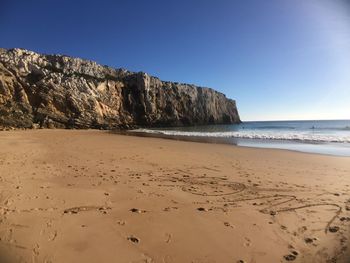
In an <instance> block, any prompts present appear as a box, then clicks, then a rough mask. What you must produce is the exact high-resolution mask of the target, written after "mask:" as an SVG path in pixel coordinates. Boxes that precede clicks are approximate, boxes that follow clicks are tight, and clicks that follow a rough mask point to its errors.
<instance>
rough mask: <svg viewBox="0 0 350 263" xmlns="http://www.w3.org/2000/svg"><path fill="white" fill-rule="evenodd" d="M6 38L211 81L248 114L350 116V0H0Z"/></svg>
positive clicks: (166, 76) (9, 42) (0, 42)
mask: <svg viewBox="0 0 350 263" xmlns="http://www.w3.org/2000/svg"><path fill="white" fill-rule="evenodd" d="M0 46H2V47H5V48H11V47H22V48H26V49H29V50H33V51H37V52H43V53H58V54H66V55H70V56H75V57H82V58H86V59H91V60H95V61H97V62H99V63H101V64H106V65H109V66H113V67H123V68H127V69H129V70H132V71H145V72H147V73H149V74H151V75H155V76H158V77H159V78H161V79H163V80H171V81H178V82H187V83H193V84H197V85H201V86H207V87H212V88H215V89H217V90H219V91H221V92H223V93H225V94H226V95H227V96H228V97H230V98H233V99H236V100H237V104H238V108H239V111H240V114H241V118H242V119H243V120H273V119H277V120H281V119H345V118H346V119H350V1H348V0H327V1H326V0H307V1H304V0H288V1H287V0H266V1H265V0H264V1H261V0H255V1H253V0H247V1H245V0H244V1H243V0H237V1H234V0H212V1H206V0H192V1H191V0H186V1H181V0H177V1H175V0H174V1H162V0H159V1H152V0H149V1H143V0H138V1H137V0H130V1H126V0H125V1H104V0H99V1H72V0H71V1H67V0H60V1H53V0H52V1H50V0H46V1H43V0H42V1H39V0H38V1H36V0H33V1H28V0H25V1H24V0H23V1H16V0H1V6H0Z"/></svg>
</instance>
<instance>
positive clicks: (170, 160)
mask: <svg viewBox="0 0 350 263" xmlns="http://www.w3.org/2000/svg"><path fill="white" fill-rule="evenodd" d="M348 174H350V162H349V158H347V157H336V156H327V155H318V154H310V153H299V152H294V151H288V150H283V149H282V150H276V149H262V148H249V147H232V145H225V144H213V143H211V144H210V143H193V142H187V141H174V140H164V139H163V140H162V139H160V138H144V137H138V136H124V135H118V134H114V133H111V132H109V131H97V130H26V131H9V132H1V133H0V181H1V185H0V219H1V223H0V237H1V240H0V257H1V256H4V255H5V252H4V251H6V254H8V255H7V256H8V257H13V258H16V259H18V258H21V259H22V260H23V262H32V260H34V261H37V262H44V261H45V260H46V261H50V262H78V261H84V262H110V261H111V260H115V258H118V260H119V262H130V261H133V262H238V261H239V260H243V262H249V263H250V262H259V263H260V262H262V263H265V262H266V263H270V262H282V263H283V262H288V261H287V259H293V262H299V263H300V262H308V263H309V262H310V263H313V262H315V263H316V262H317V263H319V262H324V263H328V262H338V263H339V262H340V263H346V262H347V260H348V259H349V255H350V254H349V245H350V244H349V240H348V238H349V236H350V231H349V225H350V195H349V192H350V191H349V190H350V178H349V176H348ZM339 209H340V210H339ZM271 247H273V248H274V249H273V250H271ZM332 260H333V261H332ZM334 260H336V261H334ZM6 263H7V262H6Z"/></svg>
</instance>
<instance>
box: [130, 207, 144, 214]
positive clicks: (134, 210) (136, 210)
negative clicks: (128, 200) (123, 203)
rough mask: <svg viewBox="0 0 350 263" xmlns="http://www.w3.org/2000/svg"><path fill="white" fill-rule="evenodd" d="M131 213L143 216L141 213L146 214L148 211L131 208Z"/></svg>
mask: <svg viewBox="0 0 350 263" xmlns="http://www.w3.org/2000/svg"><path fill="white" fill-rule="evenodd" d="M130 212H133V213H138V214H141V213H146V210H141V209H138V208H131V209H130Z"/></svg>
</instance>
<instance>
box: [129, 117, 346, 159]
mask: <svg viewBox="0 0 350 263" xmlns="http://www.w3.org/2000/svg"><path fill="white" fill-rule="evenodd" d="M132 132H136V133H142V134H149V135H153V136H157V135H158V136H161V137H167V138H176V139H185V140H195V141H200V140H204V141H208V142H214V143H230V144H234V145H238V146H246V147H262V148H278V149H288V150H294V151H301V152H309V153H318V154H328V155H338V156H350V120H311V121H250V122H243V123H240V124H230V125H206V126H193V127H176V128H157V129H137V130H133V131H132Z"/></svg>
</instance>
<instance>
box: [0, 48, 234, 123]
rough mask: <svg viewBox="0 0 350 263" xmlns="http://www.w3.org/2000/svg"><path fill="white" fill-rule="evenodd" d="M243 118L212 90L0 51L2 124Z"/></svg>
mask: <svg viewBox="0 0 350 263" xmlns="http://www.w3.org/2000/svg"><path fill="white" fill-rule="evenodd" d="M236 122H240V119H239V115H238V111H237V108H236V103H235V101H234V100H231V99H227V98H226V97H225V95H224V94H222V93H219V92H217V91H214V90H213V89H210V88H201V87H196V86H194V85H188V84H179V83H173V82H165V81H161V80H159V79H158V78H156V77H151V76H149V75H147V74H145V73H133V72H129V71H126V70H124V69H113V68H110V67H107V66H102V65H99V64H97V63H95V62H92V61H87V60H82V59H79V58H71V57H68V56H58V55H41V54H37V53H34V52H31V51H27V50H23V49H10V50H6V49H0V126H3V127H18V128H19V127H23V128H25V127H26V128H31V127H45V128H55V127H57V128H104V129H111V128H128V127H135V126H147V127H152V126H153V127H154V126H182V125H196V124H221V123H236Z"/></svg>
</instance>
